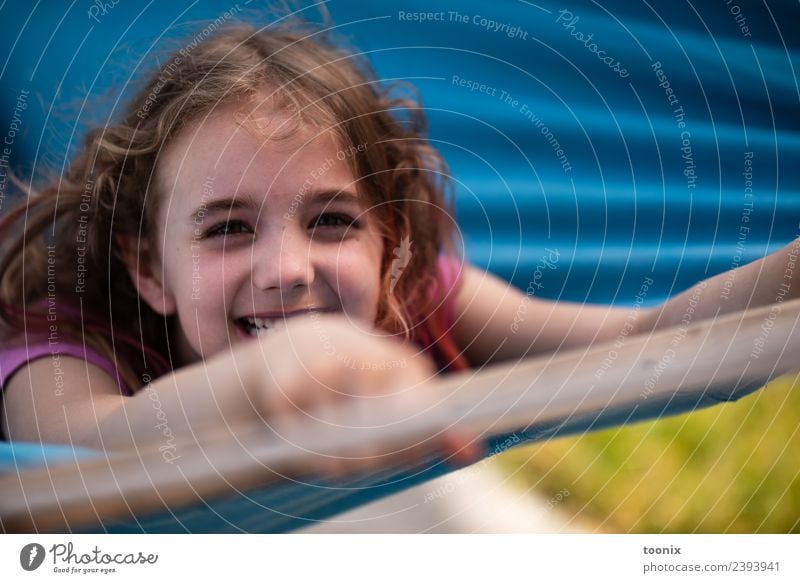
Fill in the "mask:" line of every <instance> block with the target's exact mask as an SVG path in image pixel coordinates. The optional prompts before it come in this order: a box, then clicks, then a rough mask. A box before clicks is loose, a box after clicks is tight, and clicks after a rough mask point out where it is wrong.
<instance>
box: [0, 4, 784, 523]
mask: <svg viewBox="0 0 800 583" xmlns="http://www.w3.org/2000/svg"><path fill="white" fill-rule="evenodd" d="M92 6H99V4H81V5H78V4H75V3H73V4H72V5H70V6H67V5H65V4H64V3H62V2H57V1H43V2H39V3H37V4H36V5H35V6H29V5H26V4H15V5H11V6H9V5H8V4H6V5H4V6H3V8H2V10H0V22H2V25H0V26H2V29H3V34H2V35H0V48H1V49H3V50H2V51H0V54H2V55H4V59H3V65H2V69H1V70H0V82H1V83H2V89H3V91H2V95H1V96H0V98H1V99H2V100H3V102H2V107H0V115H2V116H4V118H3V119H0V132H5V128H7V127H11V124H12V122H13V120H14V115H15V111H16V110H18V109H19V108H18V107H17V108H15V105H16V104H18V103H19V99H20V96H21V95H27V96H28V97H26V99H27V103H26V108H25V109H24V110H23V111H17V113H18V114H19V115H17V125H18V126H19V128H18V131H15V135H14V140H13V144H12V145H11V146H10V160H11V164H12V166H14V167H17V168H20V169H22V170H23V171H32V170H33V171H37V170H41V169H43V168H44V167H45V166H48V167H54V168H56V169H60V168H61V167H62V166H63V165H64V164H65V162H66V160H67V159H68V158H69V156H70V155H71V153H73V152H74V150H75V147H76V144H77V143H78V142H79V138H80V136H81V135H82V134H83V132H84V131H85V128H86V127H87V126H90V125H96V124H100V125H103V124H104V123H106V119H107V118H108V116H109V115H112V116H113V111H114V108H115V99H116V98H117V96H119V95H121V96H122V98H123V99H124V98H125V97H126V96H127V95H129V94H130V93H129V92H130V87H131V83H134V82H135V78H136V77H137V75H140V74H142V72H143V69H145V68H146V69H149V68H150V67H151V66H152V63H151V57H148V55H150V54H152V52H153V48H154V47H159V46H162V45H163V44H164V43H163V41H164V40H165V39H168V38H176V37H183V38H186V37H187V36H189V37H191V35H192V33H195V32H197V31H198V30H200V29H201V28H202V24H199V21H203V20H206V19H209V18H215V17H218V16H219V15H220V14H223V13H224V12H225V11H226V10H230V9H231V8H232V7H233V6H234V4H232V3H229V2H217V1H204V2H193V3H190V2H170V3H155V2H150V3H145V2H141V3H130V2H121V3H119V4H117V5H114V6H111V3H107V6H108V8H104V9H103V11H102V13H101V11H100V9H99V8H98V9H97V10H95V11H94V14H93V16H92V17H90V14H89V12H88V11H89V10H92V8H91V7H92ZM236 6H238V7H239V8H238V9H237V13H239V14H243V15H246V16H247V17H248V18H252V17H254V16H256V17H257V15H258V10H257V9H254V8H253V6H252V4H249V5H245V3H244V2H240V3H239V4H238V5H236ZM328 8H329V10H330V12H331V15H332V17H333V19H334V21H335V23H336V24H337V25H338V29H337V30H338V32H339V33H340V34H341V35H344V36H346V37H348V38H349V39H351V41H352V43H353V44H354V45H355V46H357V47H358V48H359V49H360V50H362V51H364V52H366V53H367V55H368V56H369V58H370V60H371V61H372V62H373V64H374V65H375V67H376V69H377V71H378V72H379V75H380V76H381V77H382V78H384V79H393V80H406V81H409V82H412V83H413V84H415V85H416V86H417V87H418V88H419V90H420V94H421V96H422V98H423V106H424V107H425V109H426V111H427V114H428V117H429V120H430V127H431V129H430V137H431V140H432V141H433V143H434V144H435V145H436V146H437V147H438V148H439V149H440V150H441V151H442V152H443V154H444V155H445V157H446V159H447V161H448V162H449V164H450V167H451V170H452V174H453V177H454V180H455V185H456V204H457V213H456V220H457V222H458V225H459V227H460V230H461V233H462V236H463V241H464V246H465V254H466V256H467V258H468V259H469V261H470V262H471V263H473V264H476V265H479V266H482V267H484V268H486V269H489V270H491V271H493V272H495V273H496V274H498V275H500V276H501V277H503V278H505V279H506V280H508V281H511V282H512V283H513V284H515V285H516V286H517V287H519V288H520V289H523V290H526V289H527V290H529V291H530V293H534V294H535V295H538V296H541V297H546V298H550V299H561V300H569V301H578V302H592V303H611V304H617V305H620V306H625V305H633V303H634V301H635V298H636V295H637V293H638V292H639V290H640V288H641V285H642V282H643V281H645V280H647V279H648V278H649V279H652V281H653V283H652V284H651V286H650V289H651V291H650V293H649V295H648V297H647V300H646V303H647V304H655V303H658V302H660V301H663V300H664V299H666V298H668V297H670V296H672V295H675V294H677V293H679V292H681V291H682V290H684V289H686V288H687V287H689V286H690V285H691V284H693V283H695V282H697V281H699V280H701V279H705V278H707V277H710V276H712V275H714V274H716V273H719V272H722V271H725V270H728V269H731V268H733V267H737V266H738V265H742V264H745V263H747V262H749V261H751V260H754V259H757V258H760V257H763V256H764V255H766V254H768V253H769V252H771V251H774V250H775V249H777V248H779V247H781V246H783V245H785V244H787V243H788V242H789V241H791V240H792V239H794V238H796V237H798V236H800V198H799V197H798V196H797V193H798V178H799V177H800V167H799V166H798V164H796V162H795V160H796V159H797V158H798V154H800V115H798V101H800V99H799V97H800V92H799V91H798V84H797V68H796V67H795V65H796V64H797V63H798V54H799V53H798V36H797V32H796V30H795V27H794V25H795V23H797V22H798V21H800V6H798V5H797V4H796V3H795V4H792V3H788V2H775V3H769V4H768V3H766V2H764V3H761V4H756V3H740V4H737V3H736V2H731V3H728V2H714V3H688V2H687V3H684V2H658V3H628V2H623V1H609V2H605V1H604V2H592V1H584V0H579V1H574V2H571V3H570V5H569V7H568V10H567V11H565V10H566V9H565V7H564V6H563V4H561V3H554V2H550V1H543V2H527V1H525V2H523V1H522V0H520V1H514V0H507V1H504V2H492V3H486V2H479V1H477V0H472V1H465V2H459V3H452V2H441V1H426V2H422V1H420V0H404V1H403V2H394V1H387V2H375V3H362V2H348V1H341V0H333V1H332V2H330V3H328ZM248 11H249V12H248ZM313 14H314V13H313V12H310V13H309V15H310V16H312V17H313ZM423 14H425V15H431V17H430V18H428V17H427V16H425V17H423V16H420V15H423ZM415 15H416V16H415ZM104 92H109V93H107V95H112V97H110V98H109V97H106V98H105V99H104V100H102V101H100V105H97V101H96V98H97V96H99V95H101V94H103V93H104ZM87 97H89V98H90V99H91V101H89V102H85V101H84V100H85V99H86V98H87ZM67 104H72V106H71V109H70V108H67ZM90 104H91V105H90ZM7 204H8V201H7V202H6V205H7ZM3 208H6V207H5V206H4V207H3ZM554 254H555V256H556V257H557V258H558V259H557V261H552V257H553V256H554ZM545 258H551V259H550V260H545ZM531 282H536V286H534V287H531ZM755 388H756V387H747V388H742V389H741V392H736V396H741V394H744V393H746V392H748V391H750V390H753V389H755ZM713 401H714V398H709V400H708V401H707V402H706V403H703V404H709V403H711V402H713ZM694 405H695V404H693V403H683V404H674V403H673V404H672V405H671V406H670V408H668V409H667V410H666V411H664V412H665V413H674V412H678V411H681V410H686V409H690V408H692V407H694ZM644 413H648V414H649V415H652V414H656V413H657V414H661V411H658V412H653V411H650V412H643V411H628V412H617V413H615V415H614V416H610V417H607V418H606V420H607V422H614V423H618V422H624V421H626V420H632V419H636V418H640V417H641V416H642V415H643V414H644ZM631 415H632V416H631ZM589 426H590V424H589V423H587V422H585V420H584V421H583V423H582V424H581V423H577V424H573V425H572V426H571V430H572V431H582V430H585V429H587V428H588V427H589ZM595 428H596V427H595ZM552 435H553V432H552V431H549V432H548V431H544V432H534V434H528V435H527V436H524V437H527V438H543V437H549V436H552ZM498 440H502V436H500V437H499V438H498ZM495 443H497V442H495ZM490 449H491V447H490ZM34 451H35V450H34ZM63 451H64V450H62V449H60V448H54V449H52V453H53V454H54V455H56V454H58V453H59V452H63ZM0 455H2V456H5V459H6V460H7V459H9V456H10V449H9V448H8V447H6V448H4V449H2V450H0ZM35 455H36V456H38V455H40V452H38V453H36V454H35ZM67 455H72V454H71V450H69V452H68V454H67ZM4 463H5V462H4ZM6 465H7V464H6ZM421 468H422V473H420V472H418V471H409V469H408V468H406V469H401V470H390V469H387V470H386V472H385V473H384V474H382V475H373V476H369V477H367V478H359V479H358V480H357V481H355V482H353V483H351V484H348V485H346V486H347V488H356V490H346V491H344V494H343V491H342V490H340V489H339V488H340V487H341V486H342V484H338V485H337V486H338V487H339V488H334V489H329V488H328V487H317V486H304V487H299V489H298V487H296V486H293V485H287V486H285V487H280V488H277V489H274V490H270V491H268V492H259V493H257V494H253V495H252V499H243V498H241V497H236V498H233V499H230V500H227V501H223V502H221V503H219V504H215V505H213V506H210V507H205V506H202V507H198V508H197V509H195V510H192V511H191V512H188V513H182V514H181V515H180V516H179V518H175V517H171V516H165V517H162V518H163V520H162V519H161V518H160V519H156V520H154V521H149V522H147V523H143V524H141V525H126V526H120V525H117V526H115V527H114V530H118V531H128V530H141V529H143V530H146V531H181V530H183V529H186V530H190V531H208V530H215V531H216V530H223V531H225V530H238V529H241V530H258V531H264V530H266V531H278V530H286V529H290V528H294V527H297V526H299V525H302V524H303V523H305V521H306V520H308V519H320V518H324V517H325V516H330V515H331V514H332V513H334V512H336V511H341V510H345V509H347V508H350V507H353V506H355V505H357V504H360V503H363V502H364V501H366V500H369V499H372V498H375V497H376V496H378V495H385V494H386V493H390V492H392V491H396V490H399V489H402V488H405V487H409V486H412V485H414V484H416V483H418V482H419V481H422V480H424V479H428V478H432V477H435V476H437V475H440V474H441V473H443V472H445V471H447V470H448V468H447V467H446V466H443V465H442V464H437V463H436V462H435V461H431V460H429V461H428V462H426V464H423V465H422V466H421ZM376 484H377V485H379V486H376ZM381 484H382V485H381ZM387 484H388V485H387ZM365 486H368V487H365ZM353 492H356V494H355V495H353V494H352V493H353ZM259 505H261V506H264V507H267V508H280V512H279V513H275V512H266V514H265V513H264V512H262V513H255V512H253V510H254V509H257V508H259ZM281 513H282V514H281ZM284 515H286V516H284ZM265 516H272V518H265Z"/></svg>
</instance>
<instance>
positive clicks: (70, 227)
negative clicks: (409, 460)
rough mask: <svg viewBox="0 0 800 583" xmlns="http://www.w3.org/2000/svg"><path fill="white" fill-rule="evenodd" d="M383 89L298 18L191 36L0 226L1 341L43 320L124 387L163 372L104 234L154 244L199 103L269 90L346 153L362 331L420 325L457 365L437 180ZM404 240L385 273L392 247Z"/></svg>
mask: <svg viewBox="0 0 800 583" xmlns="http://www.w3.org/2000/svg"><path fill="white" fill-rule="evenodd" d="M394 89H396V87H382V86H381V84H379V83H378V81H377V79H376V76H375V74H374V72H373V71H372V70H371V68H370V66H369V65H368V63H367V62H366V61H365V60H364V59H363V58H361V57H359V56H357V55H354V54H351V53H349V52H347V51H345V50H344V49H342V48H339V46H338V45H337V44H336V43H335V42H334V41H332V40H331V39H330V37H329V36H328V34H327V33H325V31H323V30H320V29H318V28H316V27H314V26H312V25H310V24H309V23H307V22H293V23H291V24H289V23H282V24H280V25H277V26H272V25H271V26H269V27H267V28H264V29H259V28H256V27H254V26H252V25H249V24H239V23H237V24H228V25H224V26H220V27H218V28H217V30H215V31H214V32H213V34H210V35H207V36H206V37H205V38H203V39H202V40H199V41H198V40H197V37H195V39H194V41H193V42H192V43H191V44H189V45H186V46H185V47H184V48H182V49H180V50H178V51H176V52H175V53H174V54H173V55H172V57H171V58H170V59H168V60H167V61H166V62H165V64H164V65H163V66H161V67H160V68H159V69H158V70H156V71H155V72H154V73H153V74H151V75H150V77H149V79H148V80H147V82H146V83H145V84H144V86H143V87H142V88H141V89H140V90H139V91H138V93H137V94H136V95H135V96H134V98H133V99H132V100H131V101H130V102H129V103H128V105H127V108H126V109H125V111H124V113H123V115H122V116H121V118H120V119H119V120H118V121H116V122H115V123H113V124H110V125H107V126H106V127H102V128H97V129H94V130H91V131H89V132H88V133H87V135H86V138H85V141H84V143H83V147H82V148H81V150H80V151H79V153H78V154H77V156H76V157H75V158H74V160H73V161H72V162H71V164H70V165H69V168H68V170H67V171H66V172H65V174H64V175H63V176H62V177H61V178H60V179H59V180H57V181H54V182H52V183H50V184H46V185H44V186H43V187H41V188H36V189H33V188H31V189H27V192H26V195H27V196H26V198H25V200H23V201H22V203H21V204H20V205H19V206H18V207H17V208H15V209H14V210H13V211H11V212H9V214H8V215H7V216H6V217H5V218H4V219H3V221H2V222H0V235H2V237H3V240H4V241H7V242H8V243H7V246H6V249H5V250H4V255H3V256H2V258H0V302H1V303H0V333H1V334H2V337H3V339H4V340H5V341H6V342H9V341H12V340H13V338H14V337H19V333H20V332H21V331H22V330H23V327H24V329H25V330H26V331H28V333H29V334H30V333H31V331H33V332H40V333H42V334H44V335H46V334H47V333H48V330H52V328H51V326H52V323H53V320H52V318H51V316H52V317H53V318H55V319H56V320H57V322H58V331H59V334H61V335H63V336H67V337H72V338H75V339H83V340H84V341H85V342H86V343H87V345H89V346H91V347H93V348H95V349H96V350H98V351H99V352H101V353H102V354H104V355H106V356H108V357H109V359H110V360H111V361H112V362H115V363H116V365H117V368H118V369H119V370H120V375H121V376H122V378H123V379H125V380H126V382H127V383H128V384H129V385H130V387H131V389H132V390H137V388H139V387H140V386H141V384H142V383H141V382H140V381H139V379H140V378H142V376H143V375H145V374H147V375H149V376H151V377H152V376H157V375H158V374H163V373H164V372H166V371H168V370H170V369H171V368H172V367H171V366H170V364H169V363H168V362H166V361H167V359H170V360H171V357H170V355H169V348H170V342H171V337H172V334H173V330H174V328H175V326H176V322H175V316H169V317H164V316H162V315H159V314H157V313H156V312H155V311H153V310H152V309H151V308H150V307H149V306H148V305H147V304H146V303H145V302H143V301H141V299H140V298H139V296H138V294H137V292H136V290H135V287H134V286H133V284H132V282H131V280H130V277H129V275H128V272H127V270H126V268H125V264H124V262H123V260H122V255H121V253H120V250H119V249H117V248H116V246H115V243H114V235H115V234H118V233H119V234H125V235H129V236H135V237H139V238H141V239H144V240H145V241H147V243H148V246H149V248H150V249H157V248H158V247H157V246H156V238H157V235H158V234H157V233H156V232H155V225H156V217H157V216H158V212H159V208H160V206H161V204H162V203H163V201H164V198H165V194H164V193H162V192H159V189H158V185H157V181H156V180H155V170H156V167H157V164H158V162H159V153H160V152H162V151H163V150H164V147H165V145H166V144H167V143H168V142H169V141H170V139H172V138H173V137H174V136H176V134H177V133H178V132H179V131H181V129H183V128H185V127H187V125H189V124H191V123H192V122H193V121H195V120H197V119H198V118H200V117H202V116H203V115H204V114H206V113H208V112H209V111H210V110H211V109H213V108H215V107H218V106H219V105H220V104H224V103H227V102H232V101H234V100H241V99H248V98H253V97H255V96H256V95H257V94H263V93H264V92H265V91H266V92H267V93H268V94H269V95H270V96H271V99H272V102H273V104H274V105H275V106H276V108H280V109H282V110H285V111H287V112H290V113H291V114H292V117H293V119H296V120H297V124H310V125H313V126H317V127H320V128H325V127H327V128H331V129H332V130H334V132H335V134H336V135H337V137H338V139H339V141H340V143H341V145H342V146H343V148H348V147H349V148H351V150H350V151H354V152H356V153H355V155H353V156H350V157H349V158H348V160H349V163H350V164H351V169H352V170H353V172H354V176H356V177H357V178H358V187H359V189H360V191H362V192H363V193H364V195H365V196H367V197H368V199H369V202H370V206H371V207H373V208H374V209H375V212H377V213H379V218H380V223H381V225H382V236H383V238H384V250H383V260H382V265H381V274H382V275H381V291H382V293H381V300H380V305H379V307H378V313H377V317H376V321H375V325H376V326H377V327H378V328H380V329H382V330H385V331H386V332H388V333H390V334H396V335H400V336H402V337H403V338H405V339H407V340H411V341H414V340H418V339H419V338H420V337H421V336H420V334H419V331H418V330H417V328H418V327H419V326H420V325H421V323H422V322H424V326H425V327H426V328H427V330H426V332H427V333H429V334H430V336H431V337H432V338H433V339H434V341H433V343H432V344H433V345H434V346H433V349H434V350H435V351H437V352H438V354H440V355H445V360H447V361H448V362H449V363H450V367H449V368H450V369H453V368H462V367H463V366H465V364H466V363H465V361H464V360H463V356H460V355H459V352H458V350H457V348H456V347H455V344H454V343H453V342H452V340H451V339H450V337H449V335H448V334H446V333H445V332H446V328H445V314H444V312H443V311H442V310H437V309H436V306H437V305H438V304H437V301H440V298H438V299H437V298H435V297H434V294H433V293H432V290H434V289H436V282H437V281H438V277H439V274H438V273H437V270H436V265H437V257H438V256H439V255H440V254H446V255H451V256H454V255H455V249H456V247H455V244H454V235H455V233H454V226H453V224H452V222H451V219H450V217H451V216H452V215H451V213H450V211H449V209H450V206H451V201H450V199H449V196H450V193H449V191H448V189H449V186H448V184H449V181H448V179H447V176H448V171H447V167H446V165H445V163H444V161H443V160H442V158H441V156H440V155H439V154H438V152H437V151H436V150H435V149H434V148H432V147H431V146H430V144H429V143H428V141H427V139H426V137H425V136H426V131H427V128H426V122H425V118H424V115H423V112H422V108H421V107H420V105H419V104H418V101H417V100H416V99H414V98H413V97H409V96H408V94H407V93H408V92H404V93H405V94H404V95H403V96H400V97H393V96H392V92H393V91H394ZM298 127H299V126H298ZM359 146H361V147H359ZM22 219H24V221H23V225H24V226H23V227H22V228H20V227H19V223H20V221H22ZM409 242H410V245H411V249H410V253H407V255H406V256H405V257H403V259H402V261H403V262H404V265H403V266H402V273H401V274H400V275H399V276H398V269H397V261H396V260H397V259H398V254H397V252H396V249H398V248H400V249H402V248H404V247H403V246H404V245H406V247H408V245H409ZM393 261H394V268H393ZM51 312H52V314H51ZM426 335H427V334H422V336H426Z"/></svg>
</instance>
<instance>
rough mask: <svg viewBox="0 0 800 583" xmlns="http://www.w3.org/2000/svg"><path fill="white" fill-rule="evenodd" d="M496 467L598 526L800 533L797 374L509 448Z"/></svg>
mask: <svg viewBox="0 0 800 583" xmlns="http://www.w3.org/2000/svg"><path fill="white" fill-rule="evenodd" d="M497 463H498V465H499V467H501V468H502V469H503V470H504V471H505V472H507V473H508V474H510V475H512V476H513V478H512V479H513V480H515V481H518V482H519V483H521V484H522V485H524V486H525V487H533V488H535V489H536V490H537V491H538V492H540V493H542V494H544V496H545V497H547V498H551V497H552V496H554V495H555V494H556V493H557V492H558V491H559V490H562V489H564V488H566V490H567V491H568V492H569V495H568V496H567V497H565V498H563V500H561V501H560V502H559V504H558V508H559V510H560V511H561V512H562V513H565V514H566V515H567V516H568V517H573V516H574V517H575V519H576V521H578V520H579V521H581V522H582V523H589V524H593V525H594V528H595V530H596V531H600V532H635V533H662V532H663V533H683V532H701V533H723V532H731V533H756V532H758V533H798V532H800V375H797V376H794V375H793V376H787V377H781V378H779V379H775V380H774V381H772V382H771V383H769V385H767V387H766V388H765V389H762V390H760V391H756V392H755V393H753V394H751V395H749V396H747V397H744V398H742V399H740V400H739V401H736V402H734V403H726V404H723V405H719V406H715V407H711V408H708V409H702V410H699V411H697V412H694V413H690V414H685V415H680V416H677V417H669V418H665V419H662V420H660V421H653V422H647V423H638V424H633V425H628V426H623V427H618V428H614V429H609V430H605V431H599V432H596V433H590V434H587V435H583V436H580V437H568V438H561V439H556V440H553V441H551V442H549V443H541V444H534V445H530V446H524V447H518V448H513V449H511V450H509V451H508V452H505V453H503V454H501V455H500V456H498V457H497Z"/></svg>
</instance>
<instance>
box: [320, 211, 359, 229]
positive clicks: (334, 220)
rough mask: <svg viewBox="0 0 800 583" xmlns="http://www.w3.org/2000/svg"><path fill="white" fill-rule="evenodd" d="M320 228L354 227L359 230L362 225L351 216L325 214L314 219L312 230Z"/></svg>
mask: <svg viewBox="0 0 800 583" xmlns="http://www.w3.org/2000/svg"><path fill="white" fill-rule="evenodd" d="M320 227H329V228H337V227H353V228H355V229H358V228H359V227H361V223H359V222H358V220H356V219H354V218H353V217H351V216H350V215H346V214H343V213H325V214H322V215H320V216H318V217H317V218H316V219H314V221H313V223H312V224H311V228H312V229H317V228H320Z"/></svg>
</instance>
